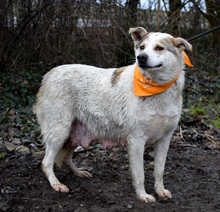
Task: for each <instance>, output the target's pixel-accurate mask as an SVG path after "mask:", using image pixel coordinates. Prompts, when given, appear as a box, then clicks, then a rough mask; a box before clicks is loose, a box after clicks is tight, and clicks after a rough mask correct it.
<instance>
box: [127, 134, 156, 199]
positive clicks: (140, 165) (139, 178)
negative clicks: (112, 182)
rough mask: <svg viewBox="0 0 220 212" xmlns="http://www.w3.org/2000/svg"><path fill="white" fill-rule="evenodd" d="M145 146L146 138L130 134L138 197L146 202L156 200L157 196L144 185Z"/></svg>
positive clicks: (132, 167)
mask: <svg viewBox="0 0 220 212" xmlns="http://www.w3.org/2000/svg"><path fill="white" fill-rule="evenodd" d="M144 147H145V140H144V139H143V138H141V137H139V138H137V137H133V136H129V138H128V153H129V159H130V169H131V174H132V181H133V186H134V188H135V191H136V195H137V198H138V199H140V200H142V201H145V202H155V201H156V200H155V198H154V197H153V196H152V195H149V194H147V193H146V191H145V187H144Z"/></svg>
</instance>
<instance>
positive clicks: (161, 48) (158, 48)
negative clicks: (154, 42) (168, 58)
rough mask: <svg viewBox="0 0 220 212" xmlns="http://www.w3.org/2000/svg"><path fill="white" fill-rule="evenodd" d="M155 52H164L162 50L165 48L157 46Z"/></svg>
mask: <svg viewBox="0 0 220 212" xmlns="http://www.w3.org/2000/svg"><path fill="white" fill-rule="evenodd" d="M155 50H156V51H162V50H164V48H163V47H162V46H156V48H155Z"/></svg>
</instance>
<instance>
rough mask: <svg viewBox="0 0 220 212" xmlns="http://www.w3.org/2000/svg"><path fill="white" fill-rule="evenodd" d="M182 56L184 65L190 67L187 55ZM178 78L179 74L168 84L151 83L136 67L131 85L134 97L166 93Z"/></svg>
mask: <svg viewBox="0 0 220 212" xmlns="http://www.w3.org/2000/svg"><path fill="white" fill-rule="evenodd" d="M183 54H184V62H185V64H186V65H188V66H190V67H192V66H193V65H192V63H191V61H190V59H189V57H188V56H187V54H186V53H185V52H183ZM178 77H179V72H178V74H177V75H176V77H175V78H174V79H172V80H171V81H170V82H168V83H166V84H162V85H160V84H157V83H156V82H154V81H152V80H151V79H149V78H147V77H145V76H144V75H142V74H141V72H140V71H139V68H138V66H136V67H135V71H134V83H133V86H134V94H135V95H136V96H152V95H155V94H158V93H162V92H164V91H166V90H167V89H168V88H169V87H170V86H171V85H172V84H173V83H174V82H176V80H177V79H178Z"/></svg>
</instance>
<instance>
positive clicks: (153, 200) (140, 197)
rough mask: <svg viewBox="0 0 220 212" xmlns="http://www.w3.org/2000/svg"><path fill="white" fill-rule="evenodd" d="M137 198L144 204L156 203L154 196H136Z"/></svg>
mask: <svg viewBox="0 0 220 212" xmlns="http://www.w3.org/2000/svg"><path fill="white" fill-rule="evenodd" d="M137 198H138V199H139V200H141V201H144V202H146V203H149V202H156V199H155V198H154V196H152V195H150V194H144V195H137Z"/></svg>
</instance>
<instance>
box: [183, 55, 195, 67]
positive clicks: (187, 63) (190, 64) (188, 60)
mask: <svg viewBox="0 0 220 212" xmlns="http://www.w3.org/2000/svg"><path fill="white" fill-rule="evenodd" d="M183 56H184V62H185V64H186V65H187V66H189V67H192V66H193V64H192V63H191V61H190V59H189V57H188V55H187V54H186V52H185V51H183Z"/></svg>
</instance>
